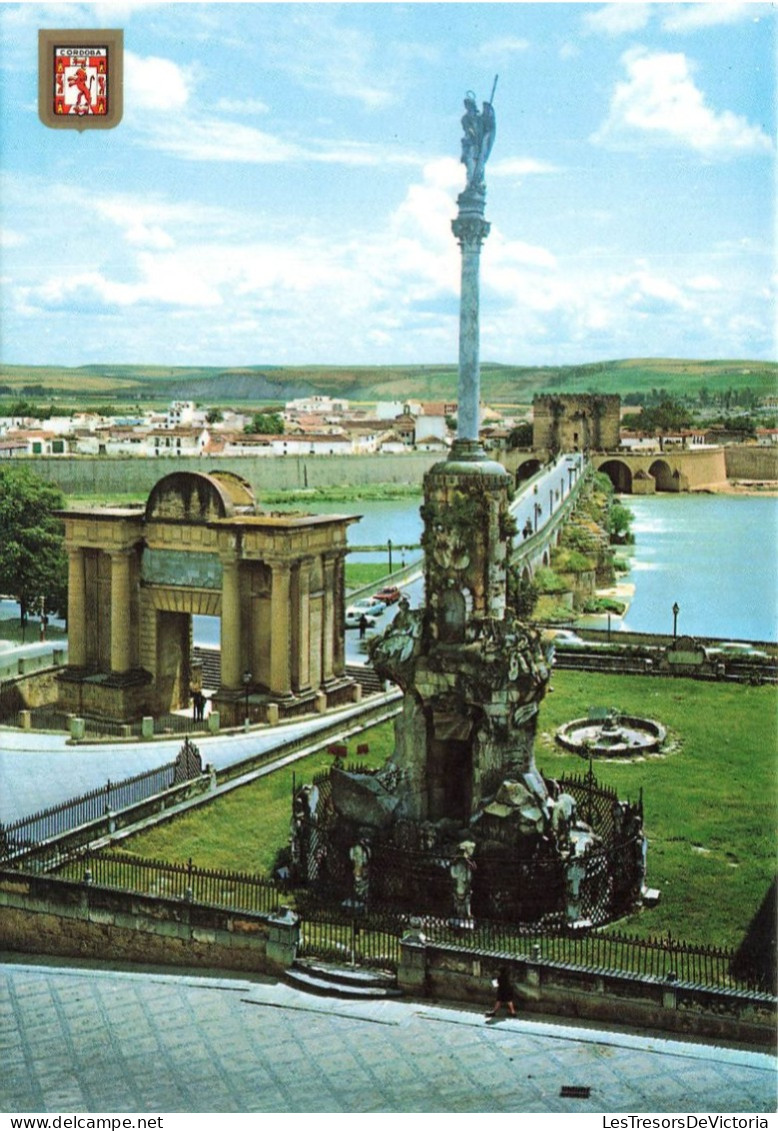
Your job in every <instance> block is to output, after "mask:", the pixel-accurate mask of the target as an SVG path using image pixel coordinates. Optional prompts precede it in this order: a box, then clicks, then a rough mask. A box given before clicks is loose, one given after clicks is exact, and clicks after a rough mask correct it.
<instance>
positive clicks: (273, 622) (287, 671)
mask: <svg viewBox="0 0 778 1131" xmlns="http://www.w3.org/2000/svg"><path fill="white" fill-rule="evenodd" d="M270 566H271V569H272V572H273V581H272V589H271V592H270V690H271V692H272V694H273V695H280V696H291V694H292V681H291V674H292V673H291V664H290V660H291V649H290V647H289V638H290V635H291V624H290V612H291V610H290V596H291V587H292V586H291V580H292V578H291V571H290V569H289V566H288V564H287V563H286V562H272V563H270Z"/></svg>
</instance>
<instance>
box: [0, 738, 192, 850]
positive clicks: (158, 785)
mask: <svg viewBox="0 0 778 1131" xmlns="http://www.w3.org/2000/svg"><path fill="white" fill-rule="evenodd" d="M201 773H202V763H201V761H200V755H199V752H198V750H197V747H196V746H193V745H192V743H190V742H189V740H188V739H187V740H186V741H185V742H184V744H183V746H182V747H181V750H180V751H179V754H178V757H177V758H176V760H175V761H174V762H168V763H166V764H165V765H164V766H158V767H157V768H156V769H154V770H146V771H144V772H143V773H140V774H136V775H135V776H134V777H131V778H124V779H123V780H122V781H119V782H112V781H107V782H106V783H105V785H103V786H100V787H99V788H97V789H92V790H90V791H89V792H88V793H82V794H81V795H80V796H79V797H73V798H70V799H69V800H68V801H63V802H61V803H60V804H59V805H54V806H52V807H51V808H48V809H41V810H39V811H38V812H37V813H32V814H30V815H29V816H27V817H21V818H20V819H19V820H17V821H12V822H11V823H10V824H8V825H3V824H0V860H2V859H7V858H9V857H12V856H14V855H17V854H18V853H20V852H26V851H29V850H31V849H33V848H35V847H36V846H37V845H40V844H43V843H44V842H46V841H50V840H53V839H54V838H56V837H59V836H63V835H64V834H65V833H68V832H71V831H72V830H74V829H77V828H79V827H80V826H81V825H88V824H90V823H91V822H93V821H99V820H101V819H102V818H104V817H105V816H106V814H107V813H108V812H109V811H110V812H111V813H119V812H121V811H122V810H123V809H128V808H130V807H131V806H133V805H138V804H140V803H141V802H143V801H146V800H148V799H149V798H150V797H154V796H155V794H158V793H164V791H165V790H167V789H171V788H172V787H173V786H174V785H179V784H181V783H183V782H186V781H190V780H191V779H193V778H195V777H199V776H200V774H201Z"/></svg>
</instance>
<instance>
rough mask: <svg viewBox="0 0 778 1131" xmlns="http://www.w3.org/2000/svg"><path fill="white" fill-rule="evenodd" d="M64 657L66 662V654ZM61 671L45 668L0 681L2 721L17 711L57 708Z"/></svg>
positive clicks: (0, 713)
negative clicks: (58, 677) (58, 678)
mask: <svg viewBox="0 0 778 1131" xmlns="http://www.w3.org/2000/svg"><path fill="white" fill-rule="evenodd" d="M62 657H63V662H64V652H63V653H62ZM19 662H23V661H19ZM50 662H51V659H50V658H49V663H50ZM61 670H62V669H61V668H54V667H52V668H45V669H44V670H43V671H33V672H30V673H29V674H24V675H18V676H16V677H15V678H12V679H3V680H0V719H5V718H8V717H9V716H10V715H15V714H16V712H17V711H31V710H32V709H33V708H35V707H53V706H55V704H56V703H57V699H58V696H59V683H58V681H57V676H58V675H59V672H60V671H61Z"/></svg>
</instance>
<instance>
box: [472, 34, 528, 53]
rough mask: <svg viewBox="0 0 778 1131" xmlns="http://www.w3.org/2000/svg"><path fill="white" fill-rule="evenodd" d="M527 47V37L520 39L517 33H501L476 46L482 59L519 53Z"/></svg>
mask: <svg viewBox="0 0 778 1131" xmlns="http://www.w3.org/2000/svg"><path fill="white" fill-rule="evenodd" d="M528 48H529V40H528V39H521V38H520V37H519V36H517V35H501V36H498V37H497V38H495V39H489V40H487V41H486V43H482V44H481V46H480V47H479V48H478V55H479V56H480V57H481V58H483V59H495V58H498V57H504V56H506V55H517V54H521V53H522V52H524V51H527V50H528Z"/></svg>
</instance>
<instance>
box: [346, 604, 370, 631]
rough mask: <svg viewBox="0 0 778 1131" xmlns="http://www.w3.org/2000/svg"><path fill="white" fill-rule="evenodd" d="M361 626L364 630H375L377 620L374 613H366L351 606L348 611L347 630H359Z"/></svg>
mask: <svg viewBox="0 0 778 1131" xmlns="http://www.w3.org/2000/svg"><path fill="white" fill-rule="evenodd" d="M363 618H364V624H363ZM360 625H362V627H364V628H375V625H376V618H375V617H374V616H373V614H372V613H366V612H365V610H364V609H358V608H357V607H356V606H355V605H349V607H348V608H347V609H346V628H359V627H360Z"/></svg>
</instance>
